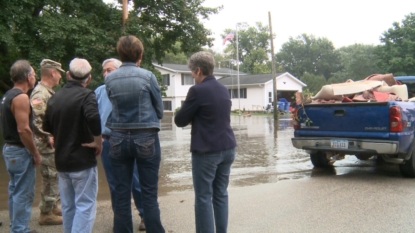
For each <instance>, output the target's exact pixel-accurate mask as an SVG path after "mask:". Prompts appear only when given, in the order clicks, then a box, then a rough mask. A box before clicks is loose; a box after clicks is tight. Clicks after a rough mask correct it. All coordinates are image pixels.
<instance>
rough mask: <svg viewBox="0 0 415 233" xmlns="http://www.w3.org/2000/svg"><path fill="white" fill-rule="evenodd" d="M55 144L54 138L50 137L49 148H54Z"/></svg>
mask: <svg viewBox="0 0 415 233" xmlns="http://www.w3.org/2000/svg"><path fill="white" fill-rule="evenodd" d="M54 142H55V140H54V139H53V137H52V136H50V137H49V140H48V146H49V147H50V148H53V143H54Z"/></svg>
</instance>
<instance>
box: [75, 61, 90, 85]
mask: <svg viewBox="0 0 415 233" xmlns="http://www.w3.org/2000/svg"><path fill="white" fill-rule="evenodd" d="M91 70H92V67H91V65H90V64H89V62H88V61H87V60H86V59H83V58H74V59H73V60H72V61H71V63H69V74H70V76H71V78H72V79H73V80H75V81H79V82H82V83H85V81H86V80H87V79H88V78H89V76H90V75H91Z"/></svg>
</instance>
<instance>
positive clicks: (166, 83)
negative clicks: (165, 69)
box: [161, 74, 170, 86]
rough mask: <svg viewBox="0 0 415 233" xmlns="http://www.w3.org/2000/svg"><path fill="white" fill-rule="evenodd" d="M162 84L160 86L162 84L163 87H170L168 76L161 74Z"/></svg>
mask: <svg viewBox="0 0 415 233" xmlns="http://www.w3.org/2000/svg"><path fill="white" fill-rule="evenodd" d="M162 77H163V82H162V83H161V84H163V85H164V86H170V74H163V75H162Z"/></svg>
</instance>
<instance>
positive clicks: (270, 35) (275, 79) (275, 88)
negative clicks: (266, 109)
mask: <svg viewBox="0 0 415 233" xmlns="http://www.w3.org/2000/svg"><path fill="white" fill-rule="evenodd" d="M268 18H269V37H270V39H271V59H272V60H271V61H272V68H271V69H272V82H273V87H272V88H273V97H274V98H273V99H274V103H273V106H274V120H278V117H279V112H278V104H277V102H278V100H277V77H275V76H276V75H277V74H276V72H275V56H274V38H273V37H272V23H271V12H270V11H268Z"/></svg>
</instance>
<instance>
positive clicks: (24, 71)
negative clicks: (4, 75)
mask: <svg viewBox="0 0 415 233" xmlns="http://www.w3.org/2000/svg"><path fill="white" fill-rule="evenodd" d="M31 73H32V66H31V65H30V62H29V61H28V60H17V61H15V62H14V63H13V65H12V66H11V67H10V78H11V80H12V81H13V82H14V83H19V82H23V81H25V80H26V79H27V76H28V75H29V74H31Z"/></svg>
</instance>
